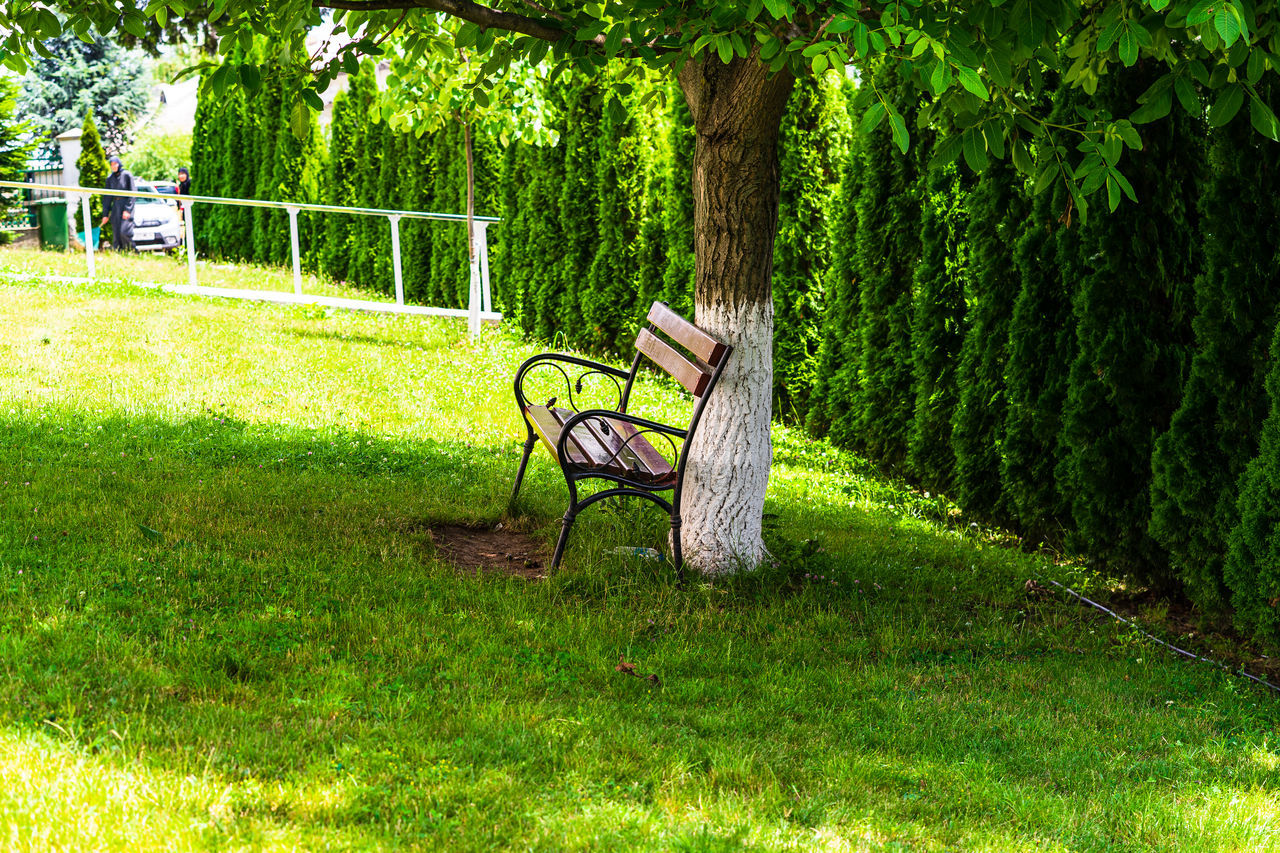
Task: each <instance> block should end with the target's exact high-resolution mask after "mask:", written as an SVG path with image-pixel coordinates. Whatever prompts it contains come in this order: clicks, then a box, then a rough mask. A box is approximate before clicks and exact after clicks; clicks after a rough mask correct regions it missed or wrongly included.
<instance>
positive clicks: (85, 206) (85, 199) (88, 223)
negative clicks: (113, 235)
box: [72, 193, 98, 278]
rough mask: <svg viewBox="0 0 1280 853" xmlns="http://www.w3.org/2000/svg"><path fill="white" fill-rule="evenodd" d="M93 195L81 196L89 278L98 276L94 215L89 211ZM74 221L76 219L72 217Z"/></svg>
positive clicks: (85, 256)
mask: <svg viewBox="0 0 1280 853" xmlns="http://www.w3.org/2000/svg"><path fill="white" fill-rule="evenodd" d="M91 198H92V196H91V195H89V194H88V193H85V194H84V195H82V196H80V211H81V213H83V214H84V260H85V263H86V264H88V266H89V278H97V276H98V272H97V267H96V266H95V264H94V260H93V250H94V248H95V247H94V245H93V216H92V214H91V213H90V212H89V200H90V199H91ZM72 221H73V222H74V221H75V220H74V219H72Z"/></svg>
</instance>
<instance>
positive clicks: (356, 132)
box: [320, 63, 420, 281]
mask: <svg viewBox="0 0 1280 853" xmlns="http://www.w3.org/2000/svg"><path fill="white" fill-rule="evenodd" d="M349 80H350V83H349V87H348V89H347V91H345V92H339V93H338V94H337V95H336V96H335V97H334V99H333V123H332V125H331V127H330V134H331V136H330V143H329V168H328V170H327V172H326V173H325V174H324V176H323V178H322V181H321V185H322V186H323V190H322V197H323V198H324V199H325V202H326V203H327V204H333V205H338V206H341V207H352V206H356V205H357V204H359V183H358V181H359V177H360V175H359V165H360V151H361V149H362V148H363V145H364V139H365V132H366V127H367V125H368V121H369V119H368V111H369V104H370V102H371V101H372V98H373V86H374V81H373V72H372V70H371V68H370V65H369V64H368V63H365V64H364V65H362V66H361V67H360V71H359V72H358V73H357V74H354V75H352V76H351V77H350V78H349ZM418 179H420V176H415V180H418ZM355 219H356V217H354V216H351V215H348V214H338V213H331V214H328V215H327V216H326V218H325V220H324V243H323V247H322V248H321V250H320V268H321V270H323V271H324V272H325V273H326V274H328V275H329V276H330V277H331V278H333V279H335V280H337V281H346V280H347V278H348V277H349V275H350V257H351V253H352V250H353V248H354V223H355Z"/></svg>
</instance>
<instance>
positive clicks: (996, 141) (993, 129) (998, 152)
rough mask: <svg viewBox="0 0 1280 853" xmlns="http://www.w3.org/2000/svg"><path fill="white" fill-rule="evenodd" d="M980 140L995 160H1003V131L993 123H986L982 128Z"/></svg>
mask: <svg viewBox="0 0 1280 853" xmlns="http://www.w3.org/2000/svg"><path fill="white" fill-rule="evenodd" d="M982 138H983V139H984V140H985V141H986V143H987V150H988V151H990V152H991V156H992V157H994V158H996V159H997V160H1003V159H1004V130H1003V129H1002V128H1001V127H1000V125H999V124H998V123H996V122H995V121H988V122H987V123H986V124H984V125H983V126H982Z"/></svg>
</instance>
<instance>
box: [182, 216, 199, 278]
mask: <svg viewBox="0 0 1280 853" xmlns="http://www.w3.org/2000/svg"><path fill="white" fill-rule="evenodd" d="M195 206H196V203H195V202H194V201H187V202H183V204H182V213H183V217H182V230H183V232H184V234H185V236H186V238H187V284H189V285H191V286H192V287H195V286H196V228H195V220H194V218H193V216H192V208H194V207H195Z"/></svg>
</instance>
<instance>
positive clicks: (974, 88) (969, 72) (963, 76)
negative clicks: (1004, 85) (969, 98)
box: [956, 65, 991, 101]
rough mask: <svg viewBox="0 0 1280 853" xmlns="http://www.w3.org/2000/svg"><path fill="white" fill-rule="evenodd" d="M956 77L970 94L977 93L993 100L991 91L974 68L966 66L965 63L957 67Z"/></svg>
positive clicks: (987, 99) (986, 99)
mask: <svg viewBox="0 0 1280 853" xmlns="http://www.w3.org/2000/svg"><path fill="white" fill-rule="evenodd" d="M956 79H957V80H959V81H960V85H961V86H964V88H965V89H966V90H967V91H968V92H969V93H970V94H973V95H976V96H977V97H979V98H981V99H982V100H984V101H989V100H991V93H990V92H988V91H987V87H986V85H985V84H984V83H983V82H982V78H980V77H979V76H978V72H976V71H974V70H973V69H972V68H966V67H964V66H963V65H962V66H960V67H958V68H956Z"/></svg>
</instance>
